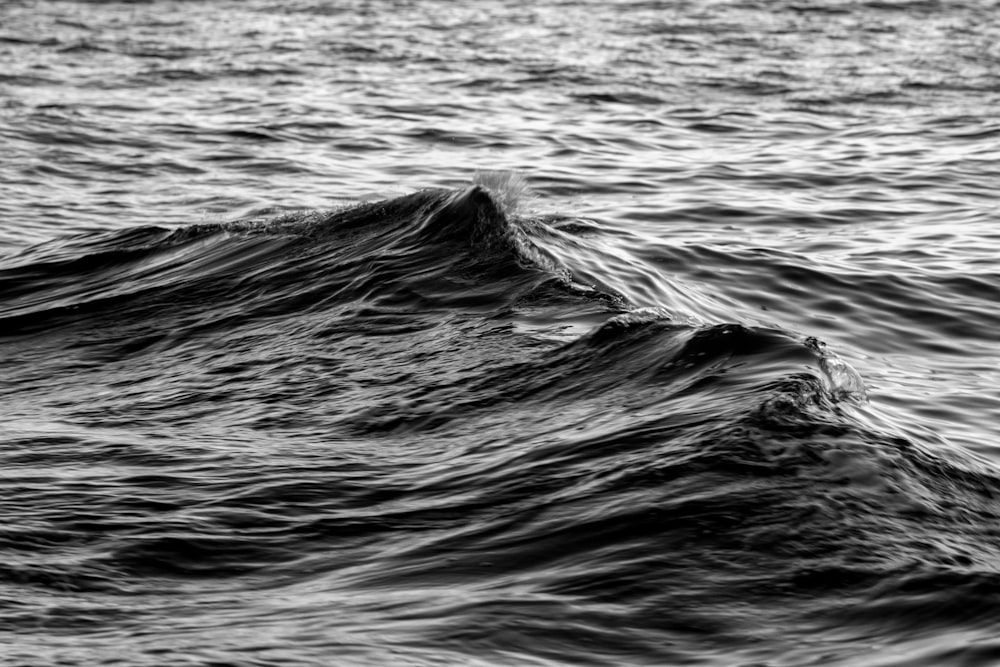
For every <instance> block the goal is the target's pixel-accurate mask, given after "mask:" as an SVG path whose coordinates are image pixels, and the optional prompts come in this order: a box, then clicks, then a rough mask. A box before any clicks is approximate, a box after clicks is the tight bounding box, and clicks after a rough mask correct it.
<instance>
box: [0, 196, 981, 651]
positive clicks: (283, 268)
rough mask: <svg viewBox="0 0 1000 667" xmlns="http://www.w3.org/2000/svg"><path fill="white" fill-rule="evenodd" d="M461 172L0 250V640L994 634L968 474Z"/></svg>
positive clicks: (792, 359)
mask: <svg viewBox="0 0 1000 667" xmlns="http://www.w3.org/2000/svg"><path fill="white" fill-rule="evenodd" d="M484 181H485V182H486V183H487V184H488V185H489V187H487V186H484V185H481V184H477V185H471V186H467V187H465V188H463V189H459V190H426V191H420V192H416V193H414V194H411V195H406V196H402V197H399V198H396V199H390V200H385V201H378V202H372V203H366V204H361V205H357V206H354V207H350V208H346V209H340V210H335V211H332V212H326V213H321V212H313V213H309V214H294V215H285V216H282V217H278V218H271V219H259V220H246V221H239V222H232V223H219V224H202V225H195V226H189V227H185V228H181V229H168V228H162V227H140V228H134V229H131V230H127V231H124V232H109V233H94V234H84V235H80V236H76V237H73V238H69V239H67V240H63V241H59V242H53V243H50V244H43V245H41V246H38V247H35V248H32V249H29V250H26V251H25V252H23V253H21V254H20V255H19V256H17V257H16V258H14V259H13V260H12V261H11V262H8V265H7V268H4V269H3V270H2V271H0V286H2V288H0V294H3V297H2V301H0V316H2V319H0V326H2V327H3V331H4V332H5V333H4V336H3V340H2V346H3V348H2V349H3V350H4V353H5V355H4V375H5V383H4V388H5V391H4V396H3V401H4V405H5V414H6V418H5V425H6V438H5V448H4V455H3V457H4V463H5V467H6V469H7V470H8V471H10V473H12V477H11V479H10V483H9V484H7V485H6V486H5V487H4V490H3V492H2V498H3V507H4V512H5V513H6V516H7V517H8V518H9V519H10V520H9V521H8V522H7V523H6V525H5V528H4V531H3V534H2V540H0V548H2V549H3V550H4V552H5V553H6V554H8V558H7V560H6V563H5V565H4V567H3V571H2V572H0V576H2V578H3V582H4V583H3V586H4V589H5V591H6V592H5V593H4V596H5V600H6V604H7V606H8V609H10V608H12V607H13V608H14V609H17V610H18V611H17V612H12V611H8V612H7V613H6V614H5V616H4V628H3V630H4V632H6V633H14V634H16V633H18V632H20V631H22V630H21V628H24V627H26V626H25V622H26V621H25V620H24V619H26V618H28V617H31V618H33V619H35V623H36V624H35V625H33V626H32V627H33V628H35V630H36V631H39V630H40V631H41V632H43V633H44V634H45V635H46V636H47V637H48V640H47V642H46V645H45V647H33V648H32V649H31V650H33V651H38V652H39V653H37V654H36V655H38V656H42V658H43V659H48V660H52V661H56V660H57V659H62V658H61V656H65V655H68V652H69V651H76V652H78V653H77V654H80V655H87V656H89V657H88V660H89V659H91V658H93V659H94V660H97V661H101V660H102V659H103V658H102V657H101V656H104V655H106V652H108V651H111V650H112V647H114V650H119V648H122V647H124V648H123V650H125V651H127V653H126V654H127V655H128V660H129V662H130V663H134V664H153V663H155V662H157V661H158V660H161V659H162V656H163V655H169V654H171V653H172V652H177V653H179V654H183V655H189V656H197V657H198V659H204V660H218V659H223V660H232V656H247V655H250V654H251V653H252V654H253V655H254V656H255V657H254V658H253V660H255V661H257V663H261V664H264V663H266V664H284V663H288V664H300V663H307V662H310V661H312V660H314V659H316V656H332V655H337V656H341V657H342V659H343V660H345V661H347V662H357V663H370V664H386V662H387V661H388V662H393V661H394V660H395V659H396V657H397V656H404V657H405V660H406V661H413V662H427V663H428V664H431V663H434V662H435V661H442V662H448V663H456V664H457V663H475V662H477V661H479V662H482V663H483V664H497V663H507V662H511V663H517V664H520V663H522V661H533V662H540V663H547V662H558V663H567V664H622V663H653V664H688V663H719V664H733V663H732V662H730V661H734V660H738V661H742V662H747V663H749V662H753V661H755V660H756V661H763V662H765V663H766V661H767V660H768V659H770V658H771V657H774V656H775V655H782V656H783V659H784V660H790V661H792V662H797V661H805V660H807V659H808V656H810V655H812V654H813V653H814V652H815V651H816V650H817V649H820V650H823V651H824V652H827V653H829V654H830V655H831V656H832V657H833V658H836V660H839V661H842V662H843V663H844V664H851V663H853V662H854V661H857V660H862V659H864V658H865V656H866V655H868V654H867V653H866V651H868V650H870V649H869V648H868V647H867V645H866V642H867V641H868V640H866V639H865V638H866V637H870V636H871V633H873V632H876V633H882V634H890V635H891V634H896V635H899V636H903V637H913V638H918V637H921V636H924V635H926V634H927V633H935V632H937V633H940V632H948V631H952V630H954V631H958V630H959V629H961V631H962V632H969V631H970V629H975V628H987V627H989V626H990V625H991V624H992V622H993V619H994V618H995V616H996V613H997V611H998V603H1000V573H998V571H997V567H996V563H997V562H1000V560H998V555H1000V553H998V549H997V548H996V540H995V520H996V518H997V513H998V510H1000V504H998V500H997V498H998V496H1000V480H998V478H997V476H996V475H995V474H994V473H993V472H992V471H988V470H986V469H984V468H982V467H981V466H976V465H974V464H973V463H972V462H971V461H970V460H968V459H965V460H963V459H960V458H957V457H955V456H945V455H943V454H942V453H941V452H940V451H935V450H933V449H931V448H929V447H927V446H926V444H925V443H921V442H919V441H915V440H913V439H911V438H908V437H907V436H906V435H905V434H904V433H902V432H899V431H896V432H893V431H891V430H886V429H882V428H878V427H876V425H875V421H874V420H873V419H872V418H871V417H870V416H869V415H868V414H867V412H866V411H867V410H868V408H867V407H866V401H865V388H864V384H863V382H862V380H861V378H860V377H859V376H858V375H857V374H856V373H855V372H854V371H853V370H852V369H851V368H850V367H849V366H848V365H847V364H846V363H845V362H843V361H842V360H840V359H839V358H837V357H836V355H834V354H833V353H832V352H830V351H829V350H828V349H827V346H826V345H824V344H823V343H822V342H820V341H818V340H816V339H812V338H805V337H803V336H801V335H799V334H797V333H795V332H791V331H787V330H783V329H780V328H775V327H766V326H759V325H753V324H748V323H735V322H733V323H718V324H705V323H700V322H699V318H698V317H695V316H694V315H691V316H689V317H686V318H677V317H674V316H671V314H670V313H669V312H668V311H667V310H666V309H662V308H661V309H653V308H644V307H638V306H636V305H635V303H633V301H632V300H630V299H629V297H628V296H627V295H625V294H622V293H620V292H617V291H614V290H611V289H610V288H604V287H600V286H594V285H588V284H585V283H584V282H582V278H581V276H583V275H587V271H588V268H587V267H588V266H595V265H598V264H602V263H603V264H606V265H609V266H611V265H613V263H614V260H613V258H610V257H605V258H601V257H596V256H592V257H590V259H589V261H587V253H588V252H592V251H593V249H594V248H598V247H600V245H599V244H597V243H596V241H597V240H598V238H599V237H600V236H601V234H602V233H603V232H602V231H601V229H600V228H598V227H595V226H594V225H588V224H584V223H583V222H581V221H574V220H570V219H566V218H559V217H556V216H530V215H521V214H518V213H516V208H514V204H513V203H512V200H513V198H514V197H513V196H512V195H511V190H512V189H513V188H514V187H515V186H516V182H515V181H514V179H512V178H507V179H506V180H505V179H504V178H503V177H500V178H497V177H491V178H488V179H484ZM588 249H589V250H588ZM576 264H579V265H580V267H582V268H577V266H576ZM645 270H646V271H649V270H650V269H645ZM638 277H639V276H636V278H637V279H638ZM671 285H672V284H670V283H665V284H664V286H663V287H662V289H663V290H664V293H665V295H666V296H669V295H667V294H666V293H667V292H669V289H670V288H671ZM675 286H676V285H675ZM680 298H681V295H680V294H678V295H676V299H677V300H680ZM15 517H16V520H15ZM154 627H155V632H153V633H150V632H149V629H150V628H154ZM21 646H23V644H21ZM707 646H710V647H711V649H710V650H708V649H707V648H706V647H707ZM123 655H125V654H123ZM226 656H230V657H226ZM22 659H25V660H26V659H28V657H27V654H24V656H23V657H22ZM401 659H403V658H401ZM257 663H253V664H257ZM247 664H251V663H249V662H248V663H247Z"/></svg>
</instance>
